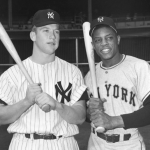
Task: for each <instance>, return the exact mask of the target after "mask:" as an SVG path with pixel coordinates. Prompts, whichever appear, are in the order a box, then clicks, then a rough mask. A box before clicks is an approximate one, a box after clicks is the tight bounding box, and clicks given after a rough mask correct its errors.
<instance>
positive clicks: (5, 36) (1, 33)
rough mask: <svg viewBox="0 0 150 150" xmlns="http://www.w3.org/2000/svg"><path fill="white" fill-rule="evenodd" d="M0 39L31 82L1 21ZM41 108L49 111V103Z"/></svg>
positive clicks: (31, 82)
mask: <svg viewBox="0 0 150 150" xmlns="http://www.w3.org/2000/svg"><path fill="white" fill-rule="evenodd" d="M0 39H1V41H2V43H3V44H4V46H5V47H6V49H7V51H8V52H9V53H10V55H11V56H12V58H13V59H14V60H15V62H16V63H17V64H18V66H19V68H20V70H21V71H22V73H23V74H24V76H25V77H26V79H27V81H28V82H29V84H33V81H32V79H31V77H30V76H29V74H28V72H27V70H26V69H25V67H24V65H23V63H22V61H21V59H20V57H19V55H18V53H17V50H16V49H15V47H14V45H13V43H12V41H11V39H10V38H9V36H8V34H7V32H6V30H5V29H4V27H3V25H2V24H1V23H0ZM42 110H43V111H45V112H49V111H50V105H48V104H45V105H43V107H42Z"/></svg>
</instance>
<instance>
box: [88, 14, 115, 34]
mask: <svg viewBox="0 0 150 150" xmlns="http://www.w3.org/2000/svg"><path fill="white" fill-rule="evenodd" d="M98 25H108V26H110V27H111V28H112V29H113V30H115V32H116V33H117V29H116V25H115V23H114V21H113V19H112V18H109V17H104V16H100V17H98V18H96V19H95V20H93V21H92V23H91V29H90V31H89V34H90V36H92V33H93V31H94V29H95V28H96V26H98Z"/></svg>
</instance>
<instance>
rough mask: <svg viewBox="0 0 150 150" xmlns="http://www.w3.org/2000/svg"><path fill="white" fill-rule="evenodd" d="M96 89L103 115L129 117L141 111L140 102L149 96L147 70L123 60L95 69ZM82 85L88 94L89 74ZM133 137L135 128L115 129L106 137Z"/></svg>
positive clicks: (139, 63) (144, 64)
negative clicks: (85, 86)
mask: <svg viewBox="0 0 150 150" xmlns="http://www.w3.org/2000/svg"><path fill="white" fill-rule="evenodd" d="M96 77H97V87H98V92H99V94H100V97H101V98H105V99H106V100H107V102H105V103H104V109H105V112H106V113H107V114H108V115H110V116H119V115H121V114H127V113H132V112H134V111H136V110H138V109H140V108H141V107H142V104H143V101H144V100H145V99H146V98H147V97H148V96H149V95H150V66H149V64H148V63H147V62H146V61H144V60H141V59H138V58H135V57H132V56H128V55H127V56H125V55H123V59H122V60H121V61H120V62H119V63H118V64H116V65H115V66H112V67H110V68H105V67H103V66H102V62H100V63H98V64H97V65H96ZM85 83H86V85H87V87H88V88H89V90H90V91H91V93H92V82H91V77H90V72H88V74H87V75H86V77H85ZM128 133H131V134H136V133H138V130H137V129H136V128H132V129H127V130H125V129H124V128H117V129H114V130H108V131H106V134H128Z"/></svg>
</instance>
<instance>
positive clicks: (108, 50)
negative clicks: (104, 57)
mask: <svg viewBox="0 0 150 150" xmlns="http://www.w3.org/2000/svg"><path fill="white" fill-rule="evenodd" d="M101 52H102V53H104V54H107V53H109V52H110V49H109V48H105V49H103V50H101Z"/></svg>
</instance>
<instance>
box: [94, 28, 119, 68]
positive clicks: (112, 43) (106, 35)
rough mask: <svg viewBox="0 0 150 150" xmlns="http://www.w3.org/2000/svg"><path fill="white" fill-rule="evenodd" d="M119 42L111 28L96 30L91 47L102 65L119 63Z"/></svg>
mask: <svg viewBox="0 0 150 150" xmlns="http://www.w3.org/2000/svg"><path fill="white" fill-rule="evenodd" d="M119 42H120V36H117V34H116V32H115V31H114V30H113V29H112V28H111V27H107V26H103V27H100V28H96V29H95V30H94V32H93V35H92V45H93V47H94V49H95V51H96V53H97V54H98V55H99V56H100V58H101V60H102V61H103V63H107V62H109V63H110V62H112V64H113V65H114V63H118V61H120V53H119V48H118V44H119Z"/></svg>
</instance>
